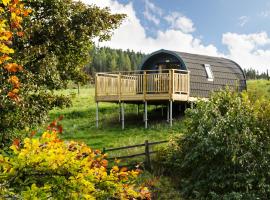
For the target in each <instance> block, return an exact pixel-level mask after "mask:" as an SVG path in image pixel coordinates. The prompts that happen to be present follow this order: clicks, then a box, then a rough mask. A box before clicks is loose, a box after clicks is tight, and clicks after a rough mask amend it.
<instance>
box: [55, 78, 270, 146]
mask: <svg viewBox="0 0 270 200" xmlns="http://www.w3.org/2000/svg"><path fill="white" fill-rule="evenodd" d="M248 91H249V93H250V94H253V95H255V96H257V95H261V94H264V95H265V96H266V97H267V98H269V99H270V82H269V81H265V80H251V81H248ZM60 93H62V94H66V95H72V96H73V106H72V107H71V108H65V109H55V110H53V111H51V112H50V118H51V120H53V119H54V118H57V117H58V116H60V115H64V120H63V122H62V124H63V127H64V134H63V138H65V139H74V140H80V141H84V142H85V143H86V144H88V145H90V146H91V147H92V148H99V149H101V148H103V147H119V146H126V145H131V144H139V143H143V142H144V141H145V140H146V139H148V140H149V141H159V140H163V139H168V138H169V137H170V136H171V135H173V134H175V133H180V132H181V130H182V129H183V123H182V121H181V120H175V121H174V126H173V128H172V129H171V128H169V126H168V124H167V123H166V121H165V119H163V121H162V122H161V123H156V122H153V120H151V118H152V116H153V113H152V115H151V113H150V114H149V126H150V127H149V129H147V130H145V129H144V124H143V121H142V118H143V117H142V111H141V113H140V116H137V115H136V107H134V106H131V105H127V106H126V112H125V113H126V118H125V121H126V129H125V130H124V131H123V130H121V124H120V122H119V121H118V112H119V111H118V105H117V104H109V103H100V128H99V129H97V128H96V127H95V112H96V105H95V102H94V88H84V89H81V93H80V95H77V94H76V93H77V90H76V89H68V90H64V91H61V92H60Z"/></svg>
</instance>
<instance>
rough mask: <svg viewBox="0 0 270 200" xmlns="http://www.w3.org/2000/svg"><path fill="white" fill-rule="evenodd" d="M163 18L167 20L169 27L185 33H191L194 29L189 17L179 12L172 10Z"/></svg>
mask: <svg viewBox="0 0 270 200" xmlns="http://www.w3.org/2000/svg"><path fill="white" fill-rule="evenodd" d="M165 19H166V20H167V22H169V24H170V26H171V28H173V29H180V30H181V31H183V32H185V33H191V32H194V31H195V27H194V24H193V22H192V20H191V19H189V18H187V17H186V16H183V15H182V14H181V13H178V12H173V13H171V14H170V15H168V16H166V17H165Z"/></svg>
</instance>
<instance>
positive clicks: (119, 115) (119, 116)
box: [118, 102, 121, 122]
mask: <svg viewBox="0 0 270 200" xmlns="http://www.w3.org/2000/svg"><path fill="white" fill-rule="evenodd" d="M118 105H119V114H118V118H119V122H121V102H119V103H118Z"/></svg>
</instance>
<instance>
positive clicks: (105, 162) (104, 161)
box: [101, 159, 108, 168]
mask: <svg viewBox="0 0 270 200" xmlns="http://www.w3.org/2000/svg"><path fill="white" fill-rule="evenodd" d="M101 165H102V166H103V167H105V168H106V167H107V166H108V161H107V160H105V159H104V160H102V161H101Z"/></svg>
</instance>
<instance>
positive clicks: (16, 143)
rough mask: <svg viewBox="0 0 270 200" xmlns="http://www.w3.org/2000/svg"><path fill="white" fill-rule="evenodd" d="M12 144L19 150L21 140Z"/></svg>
mask: <svg viewBox="0 0 270 200" xmlns="http://www.w3.org/2000/svg"><path fill="white" fill-rule="evenodd" d="M12 144H13V145H14V146H16V148H17V149H19V146H20V140H19V139H14V140H13V143H12Z"/></svg>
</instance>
